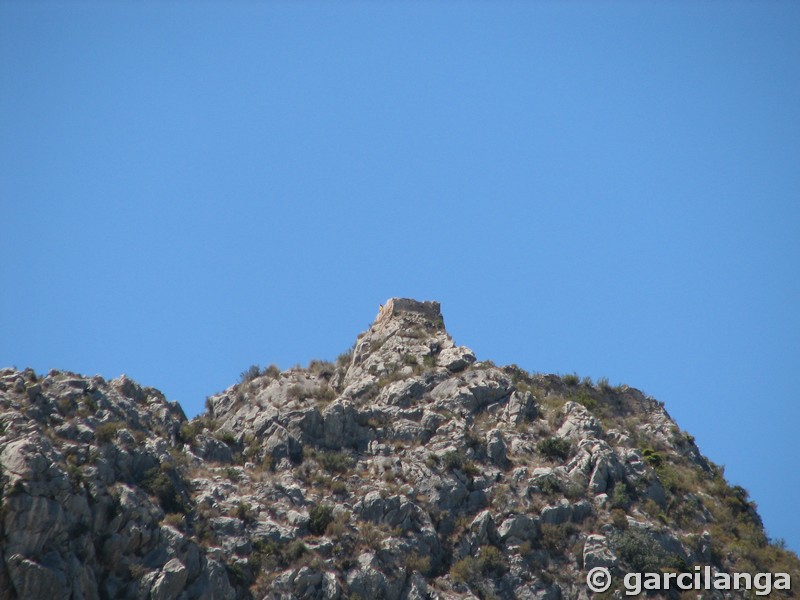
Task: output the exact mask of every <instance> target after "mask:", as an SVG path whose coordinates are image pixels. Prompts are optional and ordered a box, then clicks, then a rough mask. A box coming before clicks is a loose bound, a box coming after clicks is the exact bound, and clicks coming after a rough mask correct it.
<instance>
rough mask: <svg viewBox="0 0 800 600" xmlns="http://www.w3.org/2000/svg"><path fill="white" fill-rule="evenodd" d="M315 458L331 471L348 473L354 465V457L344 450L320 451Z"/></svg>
mask: <svg viewBox="0 0 800 600" xmlns="http://www.w3.org/2000/svg"><path fill="white" fill-rule="evenodd" d="M315 458H316V460H317V462H318V463H319V464H320V466H321V467H322V468H323V469H325V470H326V471H328V472H329V473H347V471H349V470H350V467H352V466H353V461H352V459H351V458H350V457H349V456H348V455H347V454H345V453H344V452H319V453H318V454H317V455H316V456H315Z"/></svg>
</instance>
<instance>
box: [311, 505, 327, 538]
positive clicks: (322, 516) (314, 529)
mask: <svg viewBox="0 0 800 600" xmlns="http://www.w3.org/2000/svg"><path fill="white" fill-rule="evenodd" d="M308 516H309V522H308V529H309V531H311V533H313V534H314V535H322V534H324V533H325V529H326V528H327V527H328V524H330V522H331V521H333V508H331V507H330V506H328V505H327V504H316V505H314V506H312V507H311V510H310V511H308Z"/></svg>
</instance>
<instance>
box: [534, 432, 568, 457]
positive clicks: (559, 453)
mask: <svg viewBox="0 0 800 600" xmlns="http://www.w3.org/2000/svg"><path fill="white" fill-rule="evenodd" d="M536 448H537V450H539V452H541V453H542V454H544V455H545V456H546V457H547V458H551V459H556V458H559V459H561V460H566V459H567V458H568V457H569V453H570V450H571V449H572V444H570V443H569V441H568V440H565V439H563V438H557V437H549V438H545V439H543V440H542V441H541V442H539V443H538V444H537V445H536Z"/></svg>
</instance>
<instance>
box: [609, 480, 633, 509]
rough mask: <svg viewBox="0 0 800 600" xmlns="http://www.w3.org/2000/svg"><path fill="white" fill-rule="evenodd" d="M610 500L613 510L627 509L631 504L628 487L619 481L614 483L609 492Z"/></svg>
mask: <svg viewBox="0 0 800 600" xmlns="http://www.w3.org/2000/svg"><path fill="white" fill-rule="evenodd" d="M610 500H611V506H612V507H613V508H621V509H626V508H628V507H629V506H630V505H631V502H632V499H631V494H630V490H629V489H628V486H627V485H626V484H624V483H623V482H621V481H620V482H618V483H616V484H615V485H614V489H613V490H612V491H611V498H610Z"/></svg>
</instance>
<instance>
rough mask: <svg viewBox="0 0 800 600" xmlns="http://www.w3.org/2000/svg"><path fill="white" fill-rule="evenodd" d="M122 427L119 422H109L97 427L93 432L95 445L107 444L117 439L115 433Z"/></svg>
mask: <svg viewBox="0 0 800 600" xmlns="http://www.w3.org/2000/svg"><path fill="white" fill-rule="evenodd" d="M122 425H123V424H122V423H120V422H119V421H109V422H107V423H102V424H100V425H98V426H97V429H95V430H94V437H95V439H96V440H97V443H98V444H107V443H108V442H110V441H111V440H113V439H114V438H115V437H117V432H118V431H119V430H120V429H121V428H122Z"/></svg>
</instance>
